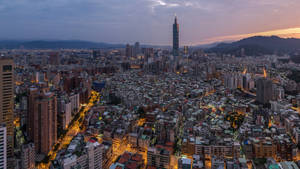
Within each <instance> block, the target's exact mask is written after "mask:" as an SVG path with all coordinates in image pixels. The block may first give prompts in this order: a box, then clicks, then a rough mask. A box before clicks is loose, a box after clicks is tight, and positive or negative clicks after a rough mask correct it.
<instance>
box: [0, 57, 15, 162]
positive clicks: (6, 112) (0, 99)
mask: <svg viewBox="0 0 300 169" xmlns="http://www.w3.org/2000/svg"><path fill="white" fill-rule="evenodd" d="M13 74H14V62H13V59H11V58H6V57H0V124H5V126H6V133H7V137H6V138H7V159H8V163H9V164H8V168H11V167H12V163H11V162H10V161H12V160H10V159H12V158H13V156H14V148H13V147H14V146H13V144H14V126H13V120H14V114H13V107H14V100H13V96H14V75H13ZM12 162H13V161H12Z"/></svg>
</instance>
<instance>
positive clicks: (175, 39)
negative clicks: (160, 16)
mask: <svg viewBox="0 0 300 169" xmlns="http://www.w3.org/2000/svg"><path fill="white" fill-rule="evenodd" d="M173 55H174V56H178V55H179V24H178V23H177V17H175V21H174V24H173Z"/></svg>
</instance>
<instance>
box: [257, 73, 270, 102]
mask: <svg viewBox="0 0 300 169" xmlns="http://www.w3.org/2000/svg"><path fill="white" fill-rule="evenodd" d="M256 88H257V92H256V100H257V101H258V102H259V103H261V104H266V103H269V101H270V100H271V99H272V81H271V80H269V79H266V78H260V79H258V80H257V82H256Z"/></svg>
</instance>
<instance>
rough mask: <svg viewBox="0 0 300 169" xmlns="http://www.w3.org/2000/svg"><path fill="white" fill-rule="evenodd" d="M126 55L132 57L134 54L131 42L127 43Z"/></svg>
mask: <svg viewBox="0 0 300 169" xmlns="http://www.w3.org/2000/svg"><path fill="white" fill-rule="evenodd" d="M125 52H126V54H125V55H126V57H127V58H131V57H132V56H133V47H132V46H131V45H129V44H127V45H126V51H125Z"/></svg>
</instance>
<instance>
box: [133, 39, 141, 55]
mask: <svg viewBox="0 0 300 169" xmlns="http://www.w3.org/2000/svg"><path fill="white" fill-rule="evenodd" d="M140 53H141V48H140V43H139V42H135V44H134V56H137V55H138V54H140Z"/></svg>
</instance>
